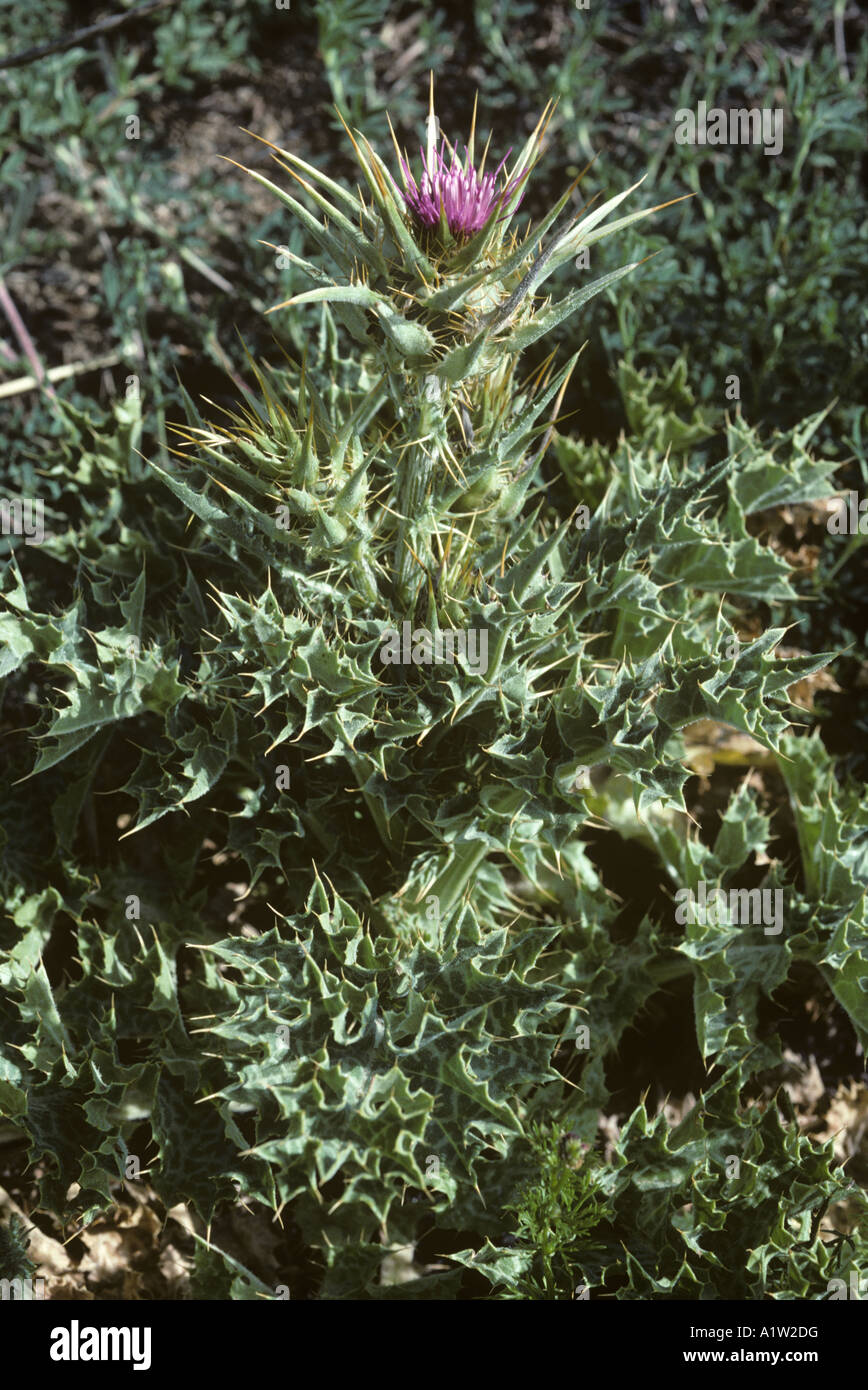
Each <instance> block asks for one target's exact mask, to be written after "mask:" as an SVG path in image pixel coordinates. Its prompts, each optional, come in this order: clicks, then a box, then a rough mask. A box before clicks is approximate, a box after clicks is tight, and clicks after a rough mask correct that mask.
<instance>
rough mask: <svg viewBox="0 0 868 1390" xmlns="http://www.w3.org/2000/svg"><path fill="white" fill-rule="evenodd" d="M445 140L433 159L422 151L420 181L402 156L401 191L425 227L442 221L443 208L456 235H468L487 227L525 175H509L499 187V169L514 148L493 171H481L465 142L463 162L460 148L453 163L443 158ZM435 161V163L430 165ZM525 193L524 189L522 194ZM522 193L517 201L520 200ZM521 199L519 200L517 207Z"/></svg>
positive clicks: (453, 233)
mask: <svg viewBox="0 0 868 1390" xmlns="http://www.w3.org/2000/svg"><path fill="white" fill-rule="evenodd" d="M445 149H446V141H445V139H444V141H443V144H442V145H441V147H440V151H439V153H438V152H437V151H436V150H435V151H433V159H432V161H431V163H429V161H428V160H427V159H426V157H425V151H424V149H422V148H421V147H420V153H421V155H422V178H421V181H420V183H418V184H417V182H416V180H415V179H414V177H413V175H412V173H411V172H410V168H409V166H408V164H407V163H406V161H405V160H403V159H402V160H401V161H400V163H401V172H402V173H403V175H404V183H405V186H406V187H405V190H404V192H403V193H402V194H401V196H402V197H403V199H404V202H405V203H406V205H407V207H408V208H409V210H410V211H411V212H412V213H414V214H415V216H416V217H417V218H418V220H419V221H420V222H421V223H422V225H423V227H437V226H439V225H440V209H441V207H442V208H443V211H444V213H445V215H446V223H447V226H448V227H449V230H450V232H451V233H452V235H453V236H455V237H469V236H472V235H473V233H474V232H478V231H479V229H480V227H484V226H485V223H486V222H487V221H488V219H489V217H490V216H491V214H492V212H493V211H495V210H497V209H499V208H502V207H505V206H506V204H507V203H508V202H510V201H511V199H512V198H513V197H514V196H515V194H516V193H517V192H518V190H519V188H520V187H521V185H522V183H523V182H524V178H525V175H522V176H521V177H520V178H517V179H510V180H509V181H507V183H506V184H504V186H503V188H501V189H500V190H499V191H498V188H497V181H498V178H499V176H500V171H501V169H502V168H503V166H504V164H505V163H506V161H507V159H508V158H509V156H510V154H511V153H512V150H511V149H510V150H507V152H506V154H505V155H504V157H503V159H502V160H501V161H500V163H499V164H498V166H497V168H496V169H495V171H494V173H493V174H482V175H480V174H478V173H477V172H476V170H475V169H474V167H473V165H472V164H471V162H470V154H469V151H468V148H467V146H466V145H465V146H464V164H463V165H462V163H461V160H460V159H459V158H458V151H457V149H454V150H453V151H452V164H451V166H449V165H447V163H446V161H445V159H444V158H443V153H444V151H445ZM432 164H433V167H431V165H432ZM523 196H524V194H523V193H522V195H521V197H523ZM521 197H520V198H519V200H518V202H519V203H520V202H521ZM517 206H518V203H517V204H516V207H517Z"/></svg>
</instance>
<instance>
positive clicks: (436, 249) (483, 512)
mask: <svg viewBox="0 0 868 1390" xmlns="http://www.w3.org/2000/svg"><path fill="white" fill-rule="evenodd" d="M551 112H552V107H551V105H550V104H549V105H548V106H547V107H546V109H545V111H544V112H543V114H542V116H541V117H540V120H539V122H538V123H537V126H536V127H535V129H534V130H533V132H532V133H531V135H530V136H529V138H528V139H527V141H526V143H525V144H524V146H523V147H522V149H521V151H520V152H519V154H518V155H517V157H516V158H515V159H514V161H513V162H512V165H511V167H510V168H509V169H508V170H507V169H506V164H507V160H508V158H509V154H507V155H505V156H504V157H503V158H502V159H501V161H500V163H499V164H498V165H497V167H496V169H495V170H494V171H493V172H489V173H485V164H486V161H487V155H488V144H486V147H485V150H484V151H483V152H482V155H481V157H480V158H479V159H478V162H477V149H476V111H475V108H474V117H473V124H472V128H471V131H470V137H469V140H468V142H467V144H466V145H465V147H464V156H463V158H461V157H459V153H458V149H457V147H453V146H451V145H450V144H449V142H448V141H447V140H446V138H445V136H443V137H442V138H441V144H440V148H439V149H437V145H436V142H437V132H438V130H439V122H438V120H437V117H436V116H435V114H434V106H433V82H432V91H431V106H430V112H429V116H428V123H427V124H428V137H427V149H423V150H422V151H421V154H422V172H421V175H420V177H419V179H418V181H417V179H416V178H415V177H414V175H413V173H412V169H411V161H410V159H409V157H408V156H407V155H406V152H405V153H404V154H402V153H401V152H400V150H399V149H398V146H397V142H395V157H396V162H395V170H396V172H395V173H393V172H392V170H390V168H389V166H388V164H387V162H386V161H385V160H384V159H382V158H381V157H380V155H379V154H377V152H376V151H375V150H374V149H373V148H372V147H371V145H370V144H369V142H368V141H367V140H366V139H365V138H364V137H362V136H359V137H358V138H357V137H356V136H354V135H352V134H351V133H349V132H348V133H349V138H350V140H351V141H352V147H353V151H354V154H355V157H356V159H357V161H358V165H359V170H360V174H361V179H362V183H363V186H364V189H365V190H366V191H367V196H365V193H364V192H362V191H360V192H358V193H357V194H351V193H350V192H348V191H347V190H346V189H344V188H342V187H341V186H340V185H338V184H337V183H335V182H334V180H332V179H331V178H330V177H328V176H327V175H325V174H322V173H320V172H319V171H318V170H317V169H315V168H313V167H312V166H311V165H310V164H308V163H306V162H305V160H303V159H302V158H300V157H299V156H298V155H296V154H293V153H291V152H290V151H287V150H280V149H277V148H276V147H274V157H275V159H276V160H277V162H278V164H280V165H281V166H282V167H283V168H284V169H285V170H286V171H287V172H288V173H289V174H290V175H291V176H292V178H293V180H294V192H289V191H286V190H285V189H283V188H280V187H278V186H277V185H276V184H274V183H273V182H272V181H271V180H269V179H267V178H266V177H265V176H264V175H261V174H258V173H255V172H253V171H248V172H249V173H251V175H252V177H253V178H255V179H257V180H258V181H259V182H260V183H263V184H265V185H266V186H267V187H268V188H270V189H272V190H273V191H274V193H275V195H276V196H277V197H279V198H280V199H281V201H282V202H283V203H285V204H286V206H288V207H289V208H290V209H291V210H292V212H293V213H294V214H295V216H296V217H298V218H299V219H300V220H301V222H302V224H303V225H304V227H305V228H306V229H307V231H308V232H309V233H310V235H311V237H312V238H313V240H314V241H315V242H316V244H317V246H318V247H319V249H320V251H321V252H322V259H321V261H320V262H319V263H317V264H315V265H314V264H312V263H311V262H309V261H307V260H305V259H303V258H302V257H300V256H298V255H297V254H296V253H294V252H291V251H289V250H287V251H286V252H285V254H286V255H287V256H288V258H289V259H290V260H291V261H293V262H295V263H296V264H297V265H299V266H300V267H301V268H302V269H303V270H304V271H305V272H306V273H307V275H308V276H309V277H310V278H311V279H312V280H313V281H314V282H315V283H316V286H317V287H316V288H314V289H311V290H308V291H306V292H304V293H302V294H298V295H295V296H294V297H293V298H292V299H290V300H288V301H286V303H284V304H280V305H277V306H275V308H274V309H273V310H272V311H271V312H277V311H279V310H290V309H292V310H298V309H300V308H301V306H303V305H309V304H327V305H328V306H329V307H330V309H331V310H332V312H333V314H334V317H335V319H336V320H337V322H338V323H339V324H341V325H342V326H343V328H345V329H346V331H347V332H348V334H349V335H350V337H351V338H352V339H353V341H354V342H355V344H356V350H357V357H356V361H357V363H358V366H359V369H360V371H359V378H358V379H359V382H360V383H361V382H369V383H370V384H369V389H368V391H367V392H366V394H365V396H364V399H362V400H360V401H359V404H358V407H357V410H356V412H355V413H354V415H353V416H352V418H351V419H350V420H348V421H346V422H340V423H336V424H335V425H332V424H330V422H329V421H328V420H327V419H325V418H323V416H322V414H321V412H320V410H319V409H318V403H317V402H316V400H315V399H314V398H313V397H312V396H311V397H310V399H308V397H307V395H306V394H305V395H304V396H303V398H302V399H300V400H299V402H298V405H299V410H300V413H302V414H304V413H305V412H306V413H307V419H306V420H303V419H302V420H297V421H290V420H289V419H288V418H286V417H284V419H283V422H282V428H283V435H282V437H281V445H282V446H285V447H284V448H283V449H282V457H281V462H280V465H279V467H278V466H274V467H272V468H266V472H267V473H268V474H270V476H271V477H272V478H273V480H274V481H275V482H276V483H278V484H279V486H280V488H281V494H280V500H281V501H282V502H283V503H284V504H285V505H286V506H288V508H289V510H290V512H291V513H292V514H293V517H294V518H295V520H296V523H297V527H298V529H297V530H296V531H295V532H294V536H293V538H295V537H300V535H301V534H302V533H305V532H309V531H312V532H313V541H312V543H313V548H314V553H316V554H323V555H325V553H326V552H327V553H328V554H329V556H331V557H332V562H333V565H335V566H340V565H341V564H342V562H343V563H348V564H350V565H351V566H352V568H353V572H354V575H355V579H356V582H357V584H358V588H359V594H360V597H362V598H363V599H364V603H365V605H366V606H368V607H370V606H371V605H374V604H376V603H378V602H380V603H382V602H387V603H393V604H395V605H397V607H398V609H399V610H400V612H401V614H402V615H403V616H405V617H407V618H410V619H412V617H413V615H414V613H416V612H417V609H419V608H420V607H422V608H424V607H425V605H426V604H428V605H429V608H430V609H431V613H430V614H429V616H431V617H432V620H433V619H434V618H435V617H436V614H435V613H434V611H433V610H435V609H436V608H437V607H438V602H437V600H436V599H435V597H434V595H435V594H439V595H440V596H441V598H440V604H446V605H448V603H449V602H453V603H454V602H456V601H458V602H460V599H461V597H462V596H463V595H464V594H465V593H466V592H467V589H468V582H469V576H470V575H471V574H472V573H474V571H475V570H476V568H477V565H478V560H479V557H480V556H482V555H483V554H484V553H485V551H486V549H487V548H488V546H489V545H491V544H492V543H493V542H494V540H495V538H497V537H500V538H501V542H502V539H503V538H504V537H505V536H506V535H507V529H506V528H507V527H508V525H509V524H510V523H511V522H513V521H514V520H515V518H516V517H517V516H518V514H519V512H520V510H521V508H522V505H523V503H524V500H525V497H526V496H527V494H528V492H529V491H530V490H531V489H532V487H533V485H534V483H535V482H536V481H537V480H538V471H537V465H538V463H539V460H540V458H541V455H542V453H543V451H544V443H545V440H546V438H547V436H548V434H549V433H550V425H551V419H545V418H544V413H545V411H546V410H547V409H548V408H549V407H552V415H554V414H556V412H557V408H558V405H559V403H560V401H561V399H562V396H563V392H564V390H565V387H566V383H567V381H568V379H569V376H570V373H571V372H572V370H573V367H574V365H575V361H576V358H577V356H578V354H575V355H574V356H573V357H572V358H571V359H570V360H569V361H568V362H567V363H565V364H564V365H563V366H562V367H561V368H560V370H558V371H557V372H555V371H554V368H553V366H552V364H551V360H548V361H547V362H546V363H545V364H543V367H542V368H540V369H538V370H537V371H536V372H535V373H533V375H532V376H531V377H530V378H529V379H527V380H525V381H521V382H520V381H519V380H518V363H519V358H520V355H521V353H522V351H523V350H524V349H525V348H527V347H529V346H530V345H531V344H533V343H535V342H536V341H537V340H538V339H540V338H542V337H543V336H544V335H545V334H546V333H547V332H548V331H550V330H551V329H552V328H553V327H554V326H555V325H556V324H559V323H561V322H563V321H564V320H565V319H567V318H569V317H570V315H572V314H575V313H577V312H578V311H579V310H580V309H581V308H582V306H583V305H584V304H587V303H588V301H589V300H590V299H592V298H593V297H594V296H595V295H597V294H599V293H600V292H601V291H603V290H605V289H606V288H607V287H608V286H610V285H612V284H614V283H615V282H616V281H617V280H619V279H620V278H621V277H622V276H624V275H626V274H627V273H628V272H629V271H630V270H632V269H633V268H634V263H632V262H631V263H628V264H626V265H624V266H622V267H621V268H620V269H618V270H616V271H614V272H612V273H610V274H607V275H603V276H600V277H598V278H597V279H595V280H591V281H590V282H589V283H584V284H581V285H578V286H576V287H575V288H573V289H571V290H569V291H568V292H567V293H566V294H565V295H563V296H562V297H561V298H559V299H557V300H556V301H555V302H554V303H553V302H551V300H550V299H549V298H540V296H539V291H540V289H541V288H542V286H543V285H544V283H545V282H546V280H547V279H548V278H549V276H551V275H552V274H553V273H554V272H555V271H557V270H558V269H559V268H560V267H562V266H564V265H565V264H566V263H567V262H569V261H570V260H571V259H574V258H575V257H576V256H577V254H578V253H579V252H580V251H581V250H583V249H584V248H586V247H590V246H591V245H593V244H594V243H595V242H598V241H600V240H602V239H603V238H604V237H606V236H609V235H611V234H612V233H614V232H617V231H619V230H621V229H623V228H624V227H625V226H627V225H628V224H630V223H632V222H636V221H638V220H640V219H641V218H643V217H647V216H648V215H649V213H650V212H652V211H654V210H655V209H646V210H643V211H638V212H633V213H631V214H630V215H628V216H625V217H621V218H619V219H617V220H616V221H611V220H608V219H609V218H610V215H611V214H612V213H613V212H614V211H615V209H616V208H617V207H618V206H619V205H620V204H621V203H622V202H624V200H625V199H626V198H627V197H628V196H629V195H630V194H631V193H632V192H633V191H634V189H635V188H636V187H638V184H636V185H634V186H633V188H628V189H627V190H625V191H623V192H621V193H618V194H616V195H615V196H614V197H612V198H610V199H609V200H608V201H607V202H605V203H604V204H603V205H602V206H600V207H597V208H586V209H584V210H583V211H582V212H580V213H579V214H578V215H574V216H573V217H571V218H570V219H569V220H568V223H567V225H566V226H565V227H564V228H562V229H560V230H557V231H556V230H553V229H554V228H555V224H556V223H557V221H558V219H559V218H560V217H561V216H562V214H563V213H564V212H565V210H566V209H568V208H570V206H571V200H572V197H573V194H574V192H575V189H576V186H577V183H578V180H577V181H576V183H574V184H572V185H571V186H570V187H569V188H568V189H567V190H566V191H565V192H564V194H563V195H562V197H561V198H560V199H559V200H558V202H557V203H556V205H555V206H554V207H553V208H552V209H551V210H550V211H549V212H548V214H547V215H546V216H544V217H543V218H542V219H541V220H540V221H539V222H538V223H537V224H536V225H535V226H533V227H528V228H526V229H524V231H523V232H521V233H519V232H518V231H517V230H516V220H517V217H518V213H519V208H520V205H521V202H522V196H523V193H524V191H525V189H526V186H527V182H528V179H529V178H530V176H531V174H532V172H533V169H534V167H535V165H536V163H537V162H538V159H539V157H540V151H541V148H542V141H543V137H544V135H545V131H546V128H547V125H548V121H549V120H550V117H551ZM393 139H394V132H393ZM640 182H641V180H640ZM300 190H301V191H303V192H304V193H305V194H306V195H307V197H308V199H309V200H310V203H311V204H313V206H314V207H315V208H316V209H317V210H318V212H319V214H320V215H319V216H316V215H314V214H313V213H312V212H311V211H310V210H309V209H308V208H307V207H305V206H304V204H303V203H302V202H300V201H299V200H298V198H297V197H296V196H295V193H296V192H299V191H300ZM549 234H551V235H550V237H549V240H548V242H547V243H546V244H545V245H544V246H543V239H544V238H545V237H546V236H549ZM238 423H239V426H240V433H239V435H238V436H236V437H233V436H232V435H231V433H230V432H228V431H224V432H223V433H225V434H228V435H229V438H235V442H236V443H237V442H238V441H239V440H240V441H242V442H243V441H244V440H246V441H247V444H248V456H250V455H249V446H255V447H256V448H258V449H259V450H260V451H261V452H262V453H263V454H265V455H269V454H270V450H269V447H268V445H269V440H268V439H267V438H266V437H265V436H264V435H263V432H262V430H261V428H257V427H256V426H255V424H253V422H251V421H248V423H247V428H246V429H245V427H244V426H242V425H241V424H240V422H238ZM251 428H252V434H251V433H250V432H249V431H250V430H251ZM435 577H436V578H435ZM447 596H448V597H447Z"/></svg>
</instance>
